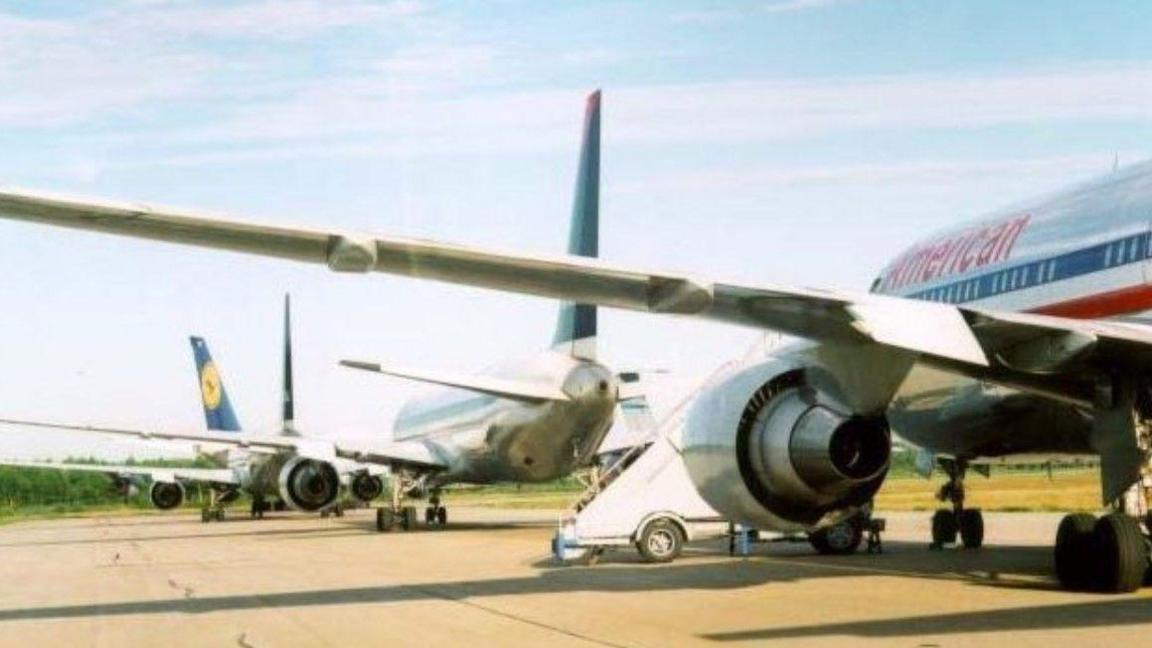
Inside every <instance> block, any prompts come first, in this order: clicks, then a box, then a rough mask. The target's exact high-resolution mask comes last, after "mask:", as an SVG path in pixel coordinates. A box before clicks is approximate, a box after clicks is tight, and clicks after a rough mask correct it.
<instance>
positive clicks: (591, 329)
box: [552, 90, 600, 360]
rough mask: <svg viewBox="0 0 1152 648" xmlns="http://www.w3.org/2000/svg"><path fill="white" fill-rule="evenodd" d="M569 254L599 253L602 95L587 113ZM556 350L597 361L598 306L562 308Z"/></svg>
mask: <svg viewBox="0 0 1152 648" xmlns="http://www.w3.org/2000/svg"><path fill="white" fill-rule="evenodd" d="M570 227H571V229H570V230H569V234H568V253H569V254H573V255H577V256H585V257H596V256H598V255H599V253H600V91H599V90H597V91H596V92H593V93H592V94H591V95H589V96H588V103H587V106H586V107H585V111H584V138H583V143H582V144H581V147H580V166H579V167H578V169H577V172H576V193H575V196H574V197H573V201H572V223H571V226H570ZM552 344H553V348H555V349H557V350H561V351H564V352H566V353H569V354H571V355H572V356H574V357H577V358H584V359H587V360H594V359H596V306H594V305H592V304H574V303H571V302H565V303H563V304H561V305H560V315H559V318H558V319H557V322H556V335H555V337H554V338H553V341H552Z"/></svg>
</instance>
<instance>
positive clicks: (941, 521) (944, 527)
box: [932, 509, 956, 546]
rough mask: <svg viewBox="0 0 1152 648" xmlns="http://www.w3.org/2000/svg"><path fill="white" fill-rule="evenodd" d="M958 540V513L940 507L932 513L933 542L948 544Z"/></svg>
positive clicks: (935, 543)
mask: <svg viewBox="0 0 1152 648" xmlns="http://www.w3.org/2000/svg"><path fill="white" fill-rule="evenodd" d="M954 542H956V514H955V513H953V512H952V511H949V510H948V509H938V510H937V511H936V513H935V514H933V515H932V544H934V545H937V546H939V545H946V544H952V543H954Z"/></svg>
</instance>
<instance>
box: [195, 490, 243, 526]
mask: <svg viewBox="0 0 1152 648" xmlns="http://www.w3.org/2000/svg"><path fill="white" fill-rule="evenodd" d="M210 493H211V494H210V495H209V499H208V505H207V506H205V507H204V508H202V509H200V522H202V523H204V524H207V523H208V522H213V521H215V522H223V521H224V504H226V503H227V502H231V501H232V500H234V499H235V498H234V497H232V498H228V497H222V496H221V494H220V493H218V492H217V491H216V490H215V489H213V490H212V491H210Z"/></svg>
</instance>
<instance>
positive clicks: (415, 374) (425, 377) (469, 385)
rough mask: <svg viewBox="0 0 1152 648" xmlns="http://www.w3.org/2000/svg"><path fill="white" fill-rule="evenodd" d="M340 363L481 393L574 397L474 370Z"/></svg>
mask: <svg viewBox="0 0 1152 648" xmlns="http://www.w3.org/2000/svg"><path fill="white" fill-rule="evenodd" d="M340 364H342V365H344V366H345V367H350V368H352V369H360V370H363V371H371V372H373V373H380V374H384V375H387V376H395V377H397V378H406V379H408V380H417V381H420V382H426V383H432V384H434V385H443V386H445V387H456V388H458V389H467V390H468V391H474V392H478V393H481V394H488V395H490V396H498V397H500V398H510V399H513V400H524V401H566V400H571V399H570V398H569V397H568V395H567V394H565V393H564V392H563V391H561V390H560V389H559V388H557V387H556V386H554V385H541V384H537V383H530V382H522V381H518V380H510V379H507V378H492V377H489V376H477V375H474V374H457V373H452V372H442V371H425V370H421V369H407V368H400V367H384V366H381V365H380V364H378V363H375V362H359V361H356V360H341V361H340Z"/></svg>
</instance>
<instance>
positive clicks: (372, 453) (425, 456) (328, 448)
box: [0, 419, 447, 479]
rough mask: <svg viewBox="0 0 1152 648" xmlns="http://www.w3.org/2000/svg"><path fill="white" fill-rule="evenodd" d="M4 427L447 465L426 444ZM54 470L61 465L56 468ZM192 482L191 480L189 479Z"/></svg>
mask: <svg viewBox="0 0 1152 648" xmlns="http://www.w3.org/2000/svg"><path fill="white" fill-rule="evenodd" d="M0 425H13V426H19V427H32V428H48V429H53V430H67V431H72V432H91V433H96V434H106V435H113V436H126V437H133V438H136V439H140V440H144V441H154V440H160V441H191V442H201V443H203V442H209V443H218V444H222V445H227V446H232V447H236V448H249V449H254V450H263V451H265V452H277V451H290V452H295V453H297V454H299V455H301V456H304V457H309V458H313V459H319V460H321V461H331V460H333V459H336V458H340V459H351V460H353V461H359V462H362V463H366V464H381V465H388V466H391V465H411V466H416V467H421V468H427V469H443V468H446V467H447V464H446V463H445V462H444V461H442V460H441V459H440V458H439V457H436V456H435V455H434V454H433V453H432V451H431V450H430V449H428V448H427V447H426V446H425V445H424V444H422V443H415V442H411V441H409V442H403V441H401V442H371V441H357V440H330V439H322V438H318V437H306V436H291V437H288V436H279V435H261V434H250V433H243V432H241V433H235V432H227V433H216V432H165V431H156V430H133V429H126V428H111V427H99V426H89V425H70V424H66V423H47V422H43V421H25V420H20V419H0ZM52 465H53V466H55V465H58V464H52ZM189 479H191V477H189Z"/></svg>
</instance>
